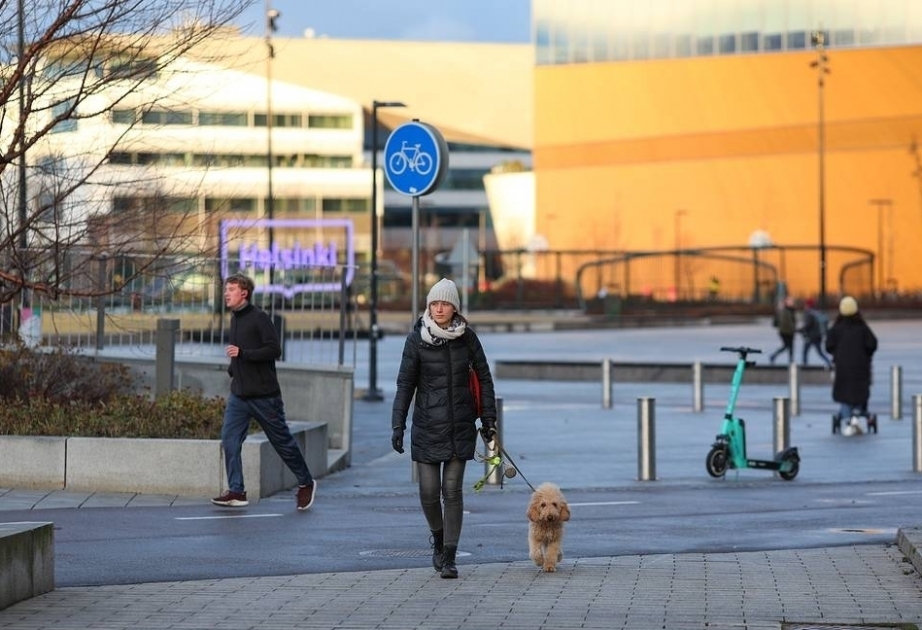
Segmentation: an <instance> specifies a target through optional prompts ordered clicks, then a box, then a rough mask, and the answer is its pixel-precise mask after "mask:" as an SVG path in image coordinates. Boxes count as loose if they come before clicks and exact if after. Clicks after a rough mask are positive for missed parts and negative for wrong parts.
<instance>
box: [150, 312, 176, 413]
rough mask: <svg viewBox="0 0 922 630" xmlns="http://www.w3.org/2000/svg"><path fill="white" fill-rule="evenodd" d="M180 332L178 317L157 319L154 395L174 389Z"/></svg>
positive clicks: (165, 393)
mask: <svg viewBox="0 0 922 630" xmlns="http://www.w3.org/2000/svg"><path fill="white" fill-rule="evenodd" d="M178 332H179V320H178V319H158V320H157V337H156V339H157V343H156V346H157V350H156V352H157V355H156V357H155V358H154V373H155V383H154V395H155V396H156V397H157V398H160V397H161V396H165V395H167V394H169V393H170V392H171V391H173V375H174V374H175V373H176V335H177V333H178Z"/></svg>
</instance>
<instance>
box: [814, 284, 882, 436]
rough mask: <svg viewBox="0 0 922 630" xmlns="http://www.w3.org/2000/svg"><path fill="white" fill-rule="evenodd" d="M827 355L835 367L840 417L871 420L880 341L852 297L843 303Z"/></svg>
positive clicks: (834, 395)
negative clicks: (874, 366)
mask: <svg viewBox="0 0 922 630" xmlns="http://www.w3.org/2000/svg"><path fill="white" fill-rule="evenodd" d="M826 351H827V352H828V353H829V354H830V355H831V356H832V361H833V363H834V364H835V377H834V379H833V384H832V399H833V400H834V401H835V402H837V403H839V407H840V411H839V417H840V418H850V417H852V416H867V414H868V399H869V398H870V397H871V359H872V358H873V356H874V353H875V352H876V351H877V337H875V336H874V333H873V332H872V331H871V327H870V326H868V324H867V322H865V321H864V317H862V315H861V313H860V312H859V311H858V302H857V301H855V298H853V297H851V296H850V295H846V296H845V297H843V298H842V300H841V301H840V302H839V316H838V317H837V318H836V321H835V323H834V324H833V325H832V328H830V329H829V333H828V334H827V335H826Z"/></svg>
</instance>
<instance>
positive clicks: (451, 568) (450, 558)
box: [442, 545, 458, 579]
mask: <svg viewBox="0 0 922 630" xmlns="http://www.w3.org/2000/svg"><path fill="white" fill-rule="evenodd" d="M456 553H458V548H457V547H455V546H454V545H445V548H444V550H443V551H442V577H443V578H448V579H454V578H456V577H458V567H456V566H455V554H456Z"/></svg>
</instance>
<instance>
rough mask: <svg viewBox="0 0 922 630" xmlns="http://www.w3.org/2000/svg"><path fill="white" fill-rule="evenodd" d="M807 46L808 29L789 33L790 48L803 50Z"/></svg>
mask: <svg viewBox="0 0 922 630" xmlns="http://www.w3.org/2000/svg"><path fill="white" fill-rule="evenodd" d="M806 47H807V33H806V31H792V32H790V33H788V50H803V49H804V48H806Z"/></svg>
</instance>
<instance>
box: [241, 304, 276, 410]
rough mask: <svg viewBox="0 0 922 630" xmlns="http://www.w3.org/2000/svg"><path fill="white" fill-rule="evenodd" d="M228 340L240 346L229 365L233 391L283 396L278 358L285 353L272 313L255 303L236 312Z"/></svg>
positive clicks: (254, 395) (247, 395) (244, 394)
mask: <svg viewBox="0 0 922 630" xmlns="http://www.w3.org/2000/svg"><path fill="white" fill-rule="evenodd" d="M228 341H229V342H230V344H231V345H232V346H237V347H238V348H240V354H239V355H238V356H236V357H232V358H231V362H230V365H229V366H228V367H227V373H228V374H230V376H231V393H233V394H235V395H237V396H240V397H241V398H269V397H272V396H280V395H281V393H282V390H281V388H280V387H279V379H278V376H277V375H276V372H275V360H276V359H278V358H279V357H280V356H282V346H281V344H280V343H279V335H278V332H277V331H276V330H275V326H273V325H272V320H271V319H270V318H269V315H268V314H267V313H266V312H265V311H264V310H262V309H261V308H258V307H256V306H253V305H252V304H247V305H246V306H244V307H243V308H242V309H240V310H239V311H234V312H233V314H232V315H231V325H230V336H229V338H228Z"/></svg>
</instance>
